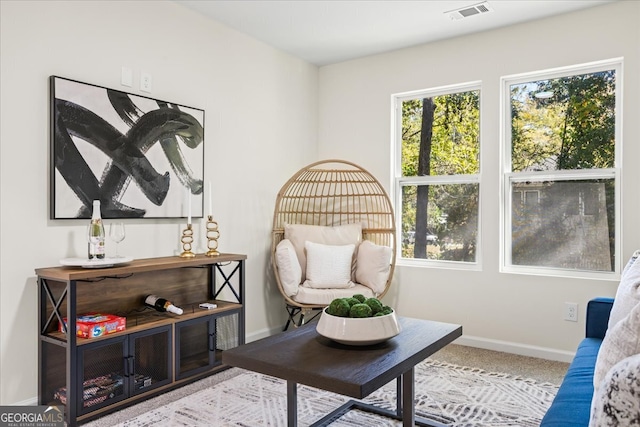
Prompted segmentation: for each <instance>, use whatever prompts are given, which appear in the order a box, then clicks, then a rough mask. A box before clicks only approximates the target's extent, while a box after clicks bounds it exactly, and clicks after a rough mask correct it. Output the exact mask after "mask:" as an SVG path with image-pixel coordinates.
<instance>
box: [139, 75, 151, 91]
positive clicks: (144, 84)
mask: <svg viewBox="0 0 640 427" xmlns="http://www.w3.org/2000/svg"><path fill="white" fill-rule="evenodd" d="M140 90H141V91H143V92H149V93H151V74H149V73H146V72H144V71H141V72H140Z"/></svg>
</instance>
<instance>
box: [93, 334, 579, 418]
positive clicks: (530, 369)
mask: <svg viewBox="0 0 640 427" xmlns="http://www.w3.org/2000/svg"><path fill="white" fill-rule="evenodd" d="M430 359H431V360H437V361H439V362H445V363H448V364H453V365H458V366H466V367H474V368H478V369H481V370H485V371H488V372H498V373H505V374H509V375H510V376H515V377H520V378H525V379H526V378H530V379H532V380H535V381H538V382H542V383H551V384H556V385H559V384H560V382H561V380H562V378H563V376H564V374H565V373H566V370H567V368H568V364H567V363H562V362H554V361H548V360H544V359H537V358H533V357H526V356H518V355H513V354H508V353H501V352H495V351H491V350H483V349H478V348H473V347H466V346H460V345H454V344H452V345H449V346H447V347H446V348H444V349H443V350H441V351H439V352H437V353H435V354H434V355H433V356H432V357H431V358H430ZM243 373H246V371H243V370H241V369H235V368H234V369H229V370H227V371H224V372H221V373H219V374H216V375H213V376H211V377H208V378H205V379H203V380H200V381H198V382H196V383H193V384H190V385H188V386H186V387H183V388H180V389H178V390H174V391H172V392H169V393H166V394H164V395H161V396H158V397H155V398H153V399H149V400H148V401H145V402H142V403H140V404H137V405H134V406H132V407H130V408H126V409H123V410H121V411H118V412H116V413H113V414H111V415H107V416H104V417H102V418H100V419H97V420H95V421H92V422H90V423H87V424H85V426H87V427H112V426H115V425H118V424H120V423H123V422H127V421H130V420H132V419H134V418H136V417H138V416H139V415H142V414H145V413H147V412H148V411H152V410H155V409H157V408H161V407H163V406H165V405H168V404H170V403H172V402H175V401H178V400H179V399H181V398H183V397H186V396H191V395H193V394H194V393H197V392H198V391H200V390H204V389H207V388H210V387H213V386H214V385H216V384H217V383H220V382H222V381H225V380H227V379H230V378H233V377H235V376H238V375H241V374H243ZM186 425H189V424H186ZM388 425H393V423H391V424H388Z"/></svg>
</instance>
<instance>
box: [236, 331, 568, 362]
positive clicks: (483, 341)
mask: <svg viewBox="0 0 640 427" xmlns="http://www.w3.org/2000/svg"><path fill="white" fill-rule="evenodd" d="M281 331H282V329H281V328H280V327H276V328H265V329H261V330H259V331H256V332H254V333H252V334H249V335H247V342H251V341H256V340H259V339H261V338H266V337H268V336H271V335H274V334H277V333H279V332H281ZM454 343H455V344H460V345H466V346H468V347H477V348H482V349H485V350H493V351H501V352H504V353H511V354H517V355H520V356H529V357H537V358H539V359H547V360H555V361H557V362H566V363H571V361H572V360H573V357H574V356H575V352H571V351H564V350H557V349H555V348H548V347H538V346H534V345H528V344H522V343H516V342H511V341H501V340H494V339H490V338H483V337H476V336H473V335H463V336H461V337H460V338H458V339H457V340H455V341H454Z"/></svg>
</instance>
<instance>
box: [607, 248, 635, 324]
mask: <svg viewBox="0 0 640 427" xmlns="http://www.w3.org/2000/svg"><path fill="white" fill-rule="evenodd" d="M634 255H635V254H634ZM639 303H640V262H635V258H634V257H631V259H630V260H629V262H628V263H627V266H626V267H625V269H624V272H623V273H622V278H621V279H620V284H619V285H618V290H617V291H616V297H615V300H614V301H613V307H611V314H610V315H609V325H608V329H611V328H612V327H613V326H614V325H615V324H616V323H618V322H619V321H620V320H622V319H623V318H625V317H627V315H628V314H629V312H630V311H631V310H632V309H633V307H635V306H636V305H638V304H639Z"/></svg>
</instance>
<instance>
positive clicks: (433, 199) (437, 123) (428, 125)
mask: <svg viewBox="0 0 640 427" xmlns="http://www.w3.org/2000/svg"><path fill="white" fill-rule="evenodd" d="M396 100H397V102H396V105H397V108H396V111H397V123H398V126H397V127H398V130H399V132H398V136H397V140H396V148H397V149H398V151H399V156H398V158H399V165H398V173H396V185H397V189H398V192H399V194H400V195H401V196H400V197H401V200H400V202H401V209H402V215H401V224H400V227H401V233H400V235H401V236H402V245H401V248H402V253H401V256H402V257H403V258H413V259H428V260H440V261H458V262H471V263H473V262H475V261H476V257H477V241H478V202H479V170H480V165H479V153H480V141H479V135H480V91H479V89H478V88H477V85H476V87H472V88H470V87H459V88H450V89H446V90H433V91H429V90H427V91H424V92H420V93H414V94H411V95H404V96H403V95H399V96H398V97H397V98H396Z"/></svg>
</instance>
